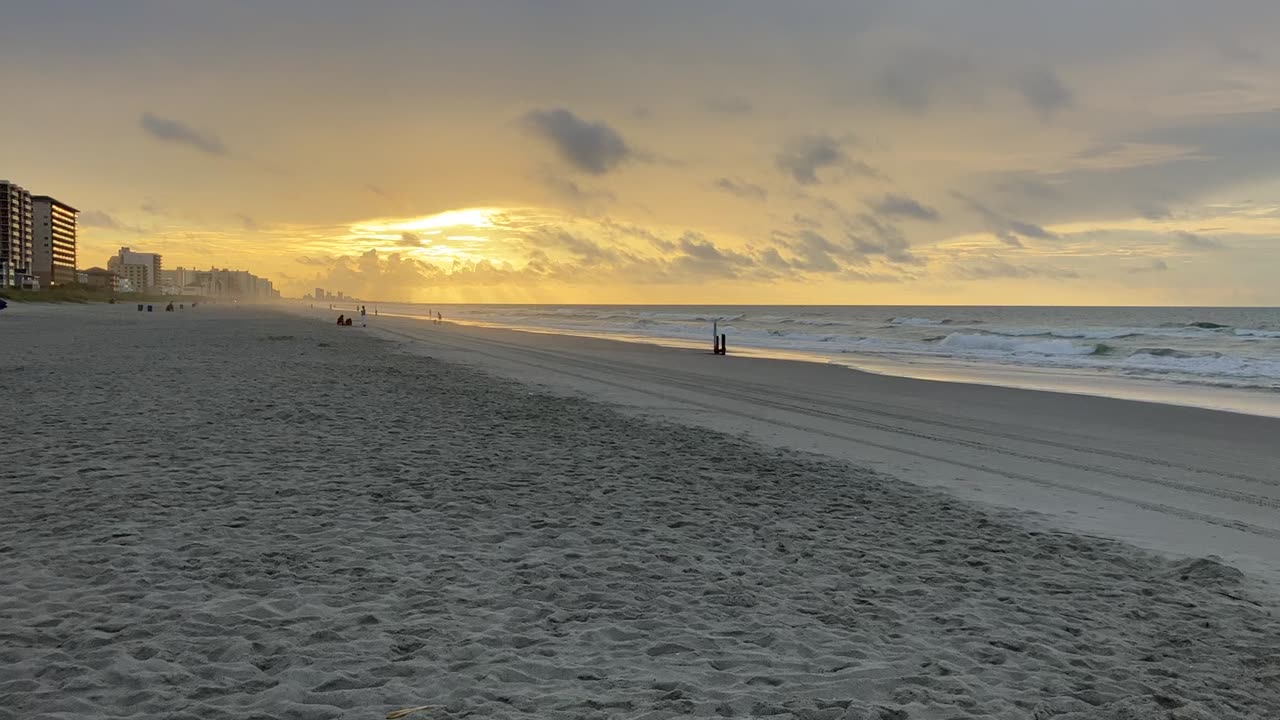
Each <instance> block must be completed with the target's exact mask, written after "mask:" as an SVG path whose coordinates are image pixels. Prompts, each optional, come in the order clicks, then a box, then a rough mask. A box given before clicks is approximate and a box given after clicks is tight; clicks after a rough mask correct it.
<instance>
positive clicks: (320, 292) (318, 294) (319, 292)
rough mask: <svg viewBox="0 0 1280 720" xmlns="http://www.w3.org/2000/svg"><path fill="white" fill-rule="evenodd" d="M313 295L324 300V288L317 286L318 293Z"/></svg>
mask: <svg viewBox="0 0 1280 720" xmlns="http://www.w3.org/2000/svg"><path fill="white" fill-rule="evenodd" d="M312 297H314V298H315V299H316V300H323V299H324V288H316V294H315V295H313V296H312Z"/></svg>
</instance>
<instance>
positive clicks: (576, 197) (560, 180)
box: [540, 173, 618, 213]
mask: <svg viewBox="0 0 1280 720" xmlns="http://www.w3.org/2000/svg"><path fill="white" fill-rule="evenodd" d="M540 180H541V182H542V184H543V185H544V186H546V188H547V189H548V190H550V191H551V192H552V194H553V195H555V196H556V197H558V198H560V199H561V200H562V201H564V202H566V203H568V204H569V205H571V206H573V207H574V208H575V209H577V210H578V211H579V212H587V213H590V212H593V211H596V210H598V209H600V207H601V206H603V205H607V204H609V203H612V202H615V201H617V199H618V197H617V196H616V195H614V194H613V193H612V192H610V191H608V190H603V189H593V188H588V187H585V186H583V185H582V184H581V183H578V182H576V181H574V180H571V179H569V178H567V177H563V176H561V175H556V174H554V173H544V174H543V175H542V176H541V177H540Z"/></svg>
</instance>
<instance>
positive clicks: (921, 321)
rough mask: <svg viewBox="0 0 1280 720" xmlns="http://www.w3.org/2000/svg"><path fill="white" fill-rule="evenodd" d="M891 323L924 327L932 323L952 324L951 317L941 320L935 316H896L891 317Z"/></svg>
mask: <svg viewBox="0 0 1280 720" xmlns="http://www.w3.org/2000/svg"><path fill="white" fill-rule="evenodd" d="M889 324H890V325H908V326H913V327H922V326H924V327H927V326H932V325H950V324H951V318H943V319H941V320H935V319H933V318H919V317H895V318H889Z"/></svg>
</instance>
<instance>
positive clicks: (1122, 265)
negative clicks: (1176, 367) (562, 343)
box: [0, 0, 1280, 305]
mask: <svg viewBox="0 0 1280 720" xmlns="http://www.w3.org/2000/svg"><path fill="white" fill-rule="evenodd" d="M1277 28H1280V3H1273V2H1261V1H1257V0H1237V1H1234V2H1233V1H1228V2H1222V3H1202V2H1191V1H1190V0H1160V1H1159V2H1157V1H1156V0H1117V1H1115V2H1101V1H1100V0H1080V2H1075V3H1062V2H1047V1H1043V0H1019V1H1017V2H1015V1H1014V0H990V1H989V2H983V3H950V2H942V1H941V0H935V1H933V2H925V1H923V0H905V1H901V2H889V1H888V0H863V1H858V0H853V1H850V0H843V1H839V0H798V1H797V2H791V3H776V2H765V1H764V0H740V1H737V2H731V1H730V0H685V1H684V2H675V1H674V0H652V1H650V2H645V3H623V2H614V1H611V0H596V1H594V2H587V1H586V0H503V1H499V0H470V1H468V2H440V3H423V2H411V1H410V0H371V1H370V2H365V3H358V4H357V3H349V2H338V1H337V0H263V1H262V2H253V3H249V2H225V3H221V2H219V3H208V2H194V1H193V2H185V1H182V0H170V1H166V2H159V1H157V0H112V1H111V2H96V1H95V2H90V1H89V0H48V1H47V2H43V3H27V4H23V5H21V6H19V7H17V8H16V9H8V10H6V11H5V19H4V22H3V23H0V63H3V67H5V68H6V71H5V72H4V73H0V91H3V96H4V97H6V98H13V97H20V98H21V102H20V103H19V104H18V107H19V108H20V111H17V112H5V113H0V137H3V138H5V142H4V144H3V145H2V146H0V149H2V152H0V177H2V178H5V179H9V180H12V181H14V182H17V183H19V184H21V185H23V186H25V187H27V188H28V189H30V190H31V191H33V192H36V193H41V194H48V195H53V196H55V197H58V198H59V199H61V200H64V201H66V202H68V203H70V204H72V205H75V206H76V207H78V208H80V209H81V210H82V214H81V228H82V229H81V250H80V258H81V261H80V264H81V265H82V267H89V266H92V265H104V264H105V262H106V258H107V256H108V255H110V254H111V253H113V252H114V251H115V249H116V248H117V247H119V246H121V245H128V246H130V247H132V248H134V249H135V250H143V251H155V252H161V253H163V254H164V256H165V266H166V267H175V266H179V265H183V266H199V267H207V266H210V265H216V266H218V267H227V266H229V267H235V268H242V269H247V270H250V271H253V272H255V273H257V274H259V275H264V276H267V277H270V278H272V279H273V280H275V282H276V284H277V287H279V288H281V289H282V290H283V291H284V292H285V294H286V295H293V296H301V295H302V294H304V293H307V292H310V291H311V289H312V288H314V287H317V286H320V287H325V288H327V289H329V290H331V291H337V290H343V291H344V292H346V293H349V294H355V295H358V296H361V297H364V298H367V299H383V300H414V301H422V302H449V301H457V302H595V303H606V302H619V303H672V304H680V303H733V304H741V303H759V304H770V303H822V304H840V303H882V304H907V303H922V304H930V303H939V304H1104V305H1123V304H1177V305H1196V304H1205V305H1210V304H1239V305H1276V304H1280V284H1278V283H1276V282H1275V281H1274V274H1275V268H1276V267H1277V260H1278V259H1280V240H1278V238H1280V162H1277V161H1278V160H1280V109H1277V108H1280V73H1277V72H1276V71H1277V69H1280V67H1278V66H1280V51H1276V50H1275V48H1276V47H1278V46H1280V45H1278V44H1277V42H1276V41H1277V39H1280V38H1277V37H1276V36H1277V34H1278V33H1280V31H1278V30H1277Z"/></svg>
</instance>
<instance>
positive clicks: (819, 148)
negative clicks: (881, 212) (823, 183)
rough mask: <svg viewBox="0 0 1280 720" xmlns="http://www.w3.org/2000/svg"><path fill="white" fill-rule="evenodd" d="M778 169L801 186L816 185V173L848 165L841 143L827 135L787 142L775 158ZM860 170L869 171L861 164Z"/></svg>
mask: <svg viewBox="0 0 1280 720" xmlns="http://www.w3.org/2000/svg"><path fill="white" fill-rule="evenodd" d="M776 162H777V165H778V168H779V169H780V170H782V171H783V172H785V173H787V174H788V175H790V176H791V178H792V179H794V180H795V181H796V182H798V183H800V184H801V185H816V184H817V183H818V182H819V180H818V171H819V170H821V169H823V168H829V167H839V166H843V165H847V164H849V163H850V160H849V156H848V155H846V154H845V152H844V148H843V147H842V143H841V142H840V141H839V140H837V139H835V138H833V137H831V136H829V135H806V136H804V137H799V138H796V139H794V140H792V141H790V142H788V143H787V144H786V145H785V146H784V147H783V148H782V150H781V152H779V153H778V156H777V158H776ZM857 165H859V166H861V168H863V169H866V170H870V171H871V172H874V171H873V170H871V168H870V167H869V166H867V165H865V164H863V163H857Z"/></svg>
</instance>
